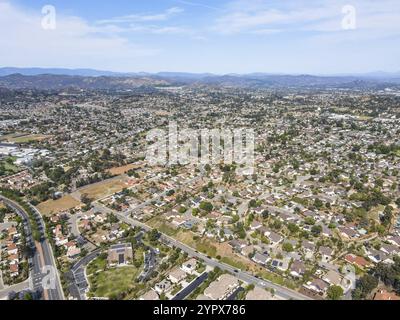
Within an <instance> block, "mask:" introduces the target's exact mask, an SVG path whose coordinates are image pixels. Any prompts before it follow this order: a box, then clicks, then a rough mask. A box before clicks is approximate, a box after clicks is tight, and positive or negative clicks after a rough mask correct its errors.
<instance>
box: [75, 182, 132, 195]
mask: <svg viewBox="0 0 400 320" xmlns="http://www.w3.org/2000/svg"><path fill="white" fill-rule="evenodd" d="M126 180H127V179H125V178H123V177H117V178H115V179H109V180H106V181H102V182H98V183H94V184H92V185H89V186H87V187H83V188H82V189H79V193H80V194H81V195H82V194H87V196H88V197H89V198H90V199H93V200H99V199H102V198H104V197H107V196H109V195H112V194H114V193H116V192H120V191H121V190H122V189H124V188H127V187H128V183H127V181H126Z"/></svg>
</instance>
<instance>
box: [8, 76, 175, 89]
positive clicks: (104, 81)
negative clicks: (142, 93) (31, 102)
mask: <svg viewBox="0 0 400 320" xmlns="http://www.w3.org/2000/svg"><path fill="white" fill-rule="evenodd" d="M169 84H170V83H169V82H168V81H166V80H164V79H161V78H155V77H152V78H150V77H105V76H100V77H82V76H67V75H50V74H44V75H37V76H25V75H21V74H12V75H8V76H5V77H0V87H4V88H9V89H39V90H57V89H68V88H71V89H91V90H129V89H134V88H138V87H143V86H165V85H169Z"/></svg>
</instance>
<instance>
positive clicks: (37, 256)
mask: <svg viewBox="0 0 400 320" xmlns="http://www.w3.org/2000/svg"><path fill="white" fill-rule="evenodd" d="M0 200H2V201H3V202H4V203H5V204H7V206H9V207H10V208H12V209H13V210H14V211H15V212H16V213H17V214H18V215H19V216H20V217H21V218H22V219H23V221H24V225H25V231H26V236H27V239H29V240H28V243H27V244H28V246H30V247H31V248H34V247H35V246H36V250H34V253H33V256H32V257H31V258H30V259H29V262H30V264H31V265H32V269H31V271H30V288H31V289H33V290H43V278H44V277H45V276H46V274H45V273H42V272H43V268H44V267H45V266H50V267H52V268H53V270H55V277H56V278H55V288H54V289H44V290H43V293H44V298H45V300H64V299H65V298H64V292H63V290H62V287H61V282H60V277H59V274H58V270H57V267H56V263H55V260H54V255H53V251H52V248H51V246H50V244H49V242H48V241H47V239H45V238H44V237H43V238H44V240H42V241H40V242H35V241H34V239H33V234H32V227H31V225H30V223H29V215H28V213H27V212H26V211H25V210H24V209H23V208H22V207H21V206H20V205H19V204H18V203H16V202H15V201H13V200H10V199H8V198H5V197H4V196H2V195H0ZM31 207H32V209H33V210H34V212H35V213H36V215H35V218H36V221H37V223H38V226H39V230H40V231H41V233H42V234H43V235H44V232H45V231H44V230H45V226H44V222H43V219H42V216H41V214H40V212H39V211H38V210H37V209H36V208H35V207H33V206H31Z"/></svg>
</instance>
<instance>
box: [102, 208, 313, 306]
mask: <svg viewBox="0 0 400 320" xmlns="http://www.w3.org/2000/svg"><path fill="white" fill-rule="evenodd" d="M94 209H95V210H98V211H100V212H104V213H112V214H114V215H115V216H116V217H118V218H119V219H120V220H121V221H123V222H125V223H127V224H129V225H131V226H133V227H140V228H142V229H143V230H146V231H150V230H151V229H152V228H151V227H149V226H147V225H146V224H144V223H141V222H139V221H136V220H134V219H132V218H130V217H129V212H125V213H121V212H118V211H115V210H112V209H109V208H107V207H104V206H103V205H100V204H99V203H94ZM161 240H162V241H163V242H164V243H166V244H168V245H170V246H174V247H176V248H179V249H181V250H182V251H184V252H186V253H187V254H188V255H189V256H192V257H196V258H198V259H200V260H203V261H204V262H205V263H206V264H208V265H210V266H212V267H219V268H220V269H221V270H224V271H226V272H229V273H231V274H233V275H235V276H236V277H237V278H238V279H240V280H242V281H244V282H247V283H250V284H254V285H256V286H259V287H261V288H265V289H274V291H275V295H276V296H278V297H280V298H282V299H286V300H290V299H293V300H312V299H311V298H309V297H307V296H305V295H303V294H301V293H299V292H297V291H294V290H291V289H288V288H285V287H282V286H280V285H277V284H275V283H273V282H270V281H267V280H264V279H259V278H257V277H255V276H253V275H251V274H249V273H247V272H244V271H241V270H237V269H235V268H234V267H232V266H230V265H227V264H225V263H222V262H220V261H217V260H215V259H212V258H208V257H207V256H206V255H204V254H202V253H200V252H198V251H196V250H194V249H193V248H191V247H189V246H187V245H186V244H183V243H181V242H179V241H177V240H175V239H174V238H172V237H169V236H167V235H165V234H161Z"/></svg>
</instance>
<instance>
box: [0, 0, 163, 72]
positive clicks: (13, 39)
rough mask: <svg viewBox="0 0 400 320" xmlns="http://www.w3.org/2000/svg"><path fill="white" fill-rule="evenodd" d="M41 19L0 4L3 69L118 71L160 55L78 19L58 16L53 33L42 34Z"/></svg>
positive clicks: (114, 30)
mask: <svg viewBox="0 0 400 320" xmlns="http://www.w3.org/2000/svg"><path fill="white" fill-rule="evenodd" d="M42 18H43V16H42V15H41V12H40V11H38V12H36V11H32V10H28V9H26V8H21V7H16V6H14V5H12V4H11V3H10V2H7V1H2V2H0V48H1V50H0V61H1V64H2V65H4V66H48V67H56V66H60V65H62V66H64V67H70V68H75V67H81V66H85V67H90V68H100V69H104V68H106V69H114V70H121V66H123V65H124V64H125V65H131V64H132V62H133V61H135V60H136V61H137V59H138V58H140V57H148V56H154V55H157V54H158V53H159V50H158V49H156V48H149V47H146V46H143V45H140V44H138V43H133V42H132V41H130V40H129V39H128V38H125V37H122V36H120V35H119V33H118V31H120V30H119V29H118V27H115V26H92V25H90V24H89V23H88V22H86V21H85V20H83V19H81V18H79V17H73V16H63V15H62V14H60V13H57V26H56V29H55V30H44V29H43V28H42V27H41V21H42ZM121 71H123V70H121Z"/></svg>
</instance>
